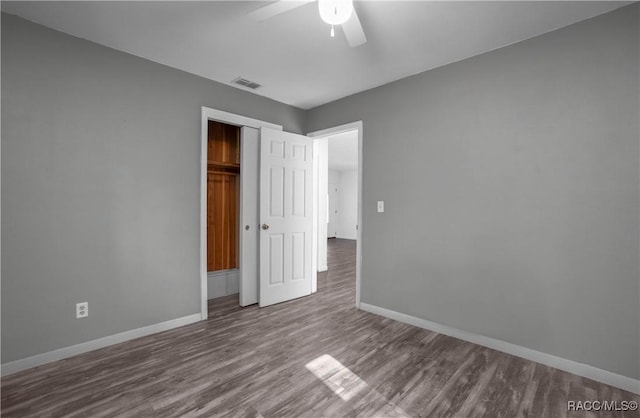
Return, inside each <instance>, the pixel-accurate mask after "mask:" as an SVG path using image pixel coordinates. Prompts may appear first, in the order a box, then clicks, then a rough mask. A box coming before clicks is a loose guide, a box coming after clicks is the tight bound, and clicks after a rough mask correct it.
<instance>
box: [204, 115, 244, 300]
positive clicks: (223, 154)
mask: <svg viewBox="0 0 640 418" xmlns="http://www.w3.org/2000/svg"><path fill="white" fill-rule="evenodd" d="M240 132H241V128H240V127H238V126H235V125H229V124H226V123H222V122H217V121H213V120H209V121H208V123H207V282H208V286H207V289H208V290H207V299H209V300H210V299H215V298H219V297H222V296H228V295H231V294H234V293H238V291H239V274H238V273H239V272H238V251H239V245H238V232H239V230H240V229H239V227H238V225H239V224H238V221H239V218H240V208H239V203H240Z"/></svg>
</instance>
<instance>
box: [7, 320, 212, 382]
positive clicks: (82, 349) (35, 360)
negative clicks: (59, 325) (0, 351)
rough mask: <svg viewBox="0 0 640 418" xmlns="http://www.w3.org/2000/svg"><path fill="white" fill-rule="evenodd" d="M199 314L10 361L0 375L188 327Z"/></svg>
mask: <svg viewBox="0 0 640 418" xmlns="http://www.w3.org/2000/svg"><path fill="white" fill-rule="evenodd" d="M200 320H201V318H200V314H199V313H197V314H193V315H188V316H183V317H182V318H176V319H172V320H169V321H165V322H160V323H159V324H153V325H149V326H146V327H142V328H137V329H132V330H129V331H125V332H121V333H118V334H114V335H109V336H107V337H102V338H98V339H97V340H92V341H87V342H84V343H80V344H76V345H72V346H69V347H63V348H59V349H57V350H53V351H49V352H46V353H42V354H37V355H35V356H31V357H27V358H23V359H20V360H15V361H10V362H8V363H4V364H2V366H0V369H1V370H0V374H1V375H2V376H7V375H10V374H12V373H16V372H19V371H21V370H26V369H30V368H32V367H36V366H41V365H43V364H46V363H51V362H53V361H58V360H62V359H65V358H69V357H72V356H75V355H77V354H82V353H86V352H88V351H92V350H97V349H98V348H103V347H107V346H110V345H113V344H118V343H122V342H125V341H129V340H133V339H134V338H139V337H144V336H147V335H150V334H155V333H158V332H162V331H167V330H170V329H173V328H177V327H181V326H184V325H189V324H192V323H194V322H198V321H200Z"/></svg>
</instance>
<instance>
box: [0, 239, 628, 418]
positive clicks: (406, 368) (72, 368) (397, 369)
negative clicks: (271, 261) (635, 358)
mask: <svg viewBox="0 0 640 418" xmlns="http://www.w3.org/2000/svg"><path fill="white" fill-rule="evenodd" d="M328 251H329V271H328V272H325V273H321V274H319V277H318V292H317V293H316V294H314V295H312V296H309V297H306V298H301V299H298V300H294V301H291V302H287V303H282V304H278V305H275V306H271V307H267V308H258V307H257V306H256V305H254V306H249V307H245V308H241V307H240V306H239V305H238V296H237V295H232V296H226V297H223V298H219V299H214V300H211V301H209V319H208V320H207V321H203V322H199V323H196V324H192V325H188V326H185V327H181V328H178V329H174V330H170V331H166V332H163V333H159V334H155V335H151V336H148V337H144V338H139V339H136V340H133V341H129V342H126V343H122V344H118V345H114V346H111V347H107V348H103V349H100V350H96V351H92V352H90V353H86V354H82V355H79V356H75V357H72V358H69V359H66V360H61V361H58V362H55V363H51V364H47V365H44V366H40V367H36V368H33V369H30V370H26V371H23V372H20V373H16V374H13V375H10V376H7V377H5V378H3V379H2V394H1V398H0V399H1V404H0V406H1V409H2V416H3V417H210V416H225V417H226V416H247V417H265V418H268V417H300V416H305V417H320V416H326V417H340V416H362V417H369V416H385V417H396V416H397V417H427V416H429V417H431V416H438V417H440V416H441V417H466V416H473V417H480V416H484V417H501V416H503V417H513V416H520V417H565V416H598V417H600V416H601V417H605V416H606V417H609V416H637V415H632V414H629V413H627V414H624V415H616V414H615V413H611V412H602V413H600V414H597V413H596V414H584V413H582V414H581V413H571V414H569V413H568V412H567V407H566V406H567V401H568V400H569V399H573V400H591V398H595V399H599V400H618V401H621V400H627V401H629V400H636V401H638V400H640V397H638V396H635V395H633V394H631V393H628V392H624V391H622V390H619V389H616V388H612V387H609V386H606V385H603V384H600V383H597V382H593V381H590V380H588V379H584V378H581V377H578V376H573V375H571V374H568V373H565V372H562V371H560V370H556V369H553V368H550V367H547V366H544V365H541V364H537V363H533V362H529V361H526V360H523V359H520V358H517V357H513V356H510V355H508V354H505V353H501V352H498V351H495V350H491V349H488V348H485V347H481V346H478V345H475V344H471V343H468V342H465V341H461V340H457V339H455V338H451V337H447V336H444V335H441V334H437V333H433V332H430V331H426V330H423V329H419V328H416V327H413V326H410V325H406V324H402V323H399V322H395V321H392V320H390V319H387V318H383V317H380V316H377V315H373V314H370V313H366V312H363V311H359V310H357V309H355V307H354V305H355V241H349V240H340V239H332V240H329V245H328ZM574 398H576V399H574ZM582 398H589V399H582Z"/></svg>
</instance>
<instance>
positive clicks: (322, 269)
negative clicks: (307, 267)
mask: <svg viewBox="0 0 640 418" xmlns="http://www.w3.org/2000/svg"><path fill="white" fill-rule="evenodd" d="M328 270H329V266H319V267H318V273H322V272H323V271H328Z"/></svg>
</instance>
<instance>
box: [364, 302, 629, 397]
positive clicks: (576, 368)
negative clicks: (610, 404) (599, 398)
mask: <svg viewBox="0 0 640 418" xmlns="http://www.w3.org/2000/svg"><path fill="white" fill-rule="evenodd" d="M360 309H362V310H363V311H366V312H370V313H373V314H376V315H380V316H384V317H386V318H389V319H393V320H395V321H399V322H403V323H405V324H409V325H413V326H416V327H419V328H424V329H426V330H429V331H433V332H437V333H440V334H444V335H448V336H450V337H454V338H458V339H460V340H464V341H468V342H471V343H474V344H478V345H481V346H484V347H488V348H492V349H494V350H498V351H502V352H503V353H507V354H511V355H513V356H516V357H521V358H523V359H526V360H530V361H534V362H536V363H541V364H544V365H546V366H550V367H554V368H556V369H560V370H563V371H565V372H568V373H572V374H575V375H578V376H582V377H586V378H587V379H592V380H596V381H598V382H601V383H605V384H607V385H610V386H614V387H617V388H620V389H624V390H626V391H629V392H632V393H636V394H640V380H636V379H632V378H630V377H627V376H623V375H621V374H617V373H613V372H609V371H607V370H603V369H599V368H597V367H593V366H589V365H588V364H583V363H578V362H575V361H573V360H568V359H564V358H562V357H557V356H554V355H551V354H547V353H543V352H541V351H536V350H533V349H531V348H527V347H523V346H520V345H516V344H512V343H508V342H506V341H502V340H498V339H495V338H491V337H486V336H484V335H480V334H474V333H472V332H467V331H462V330H460V329H457V328H453V327H450V326H447V325H442V324H439V323H437V322H432V321H429V320H426V319H422V318H418V317H415V316H411V315H407V314H404V313H401V312H396V311H392V310H390V309H386V308H381V307H379V306H376V305H371V304H368V303H365V302H361V303H360Z"/></svg>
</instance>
